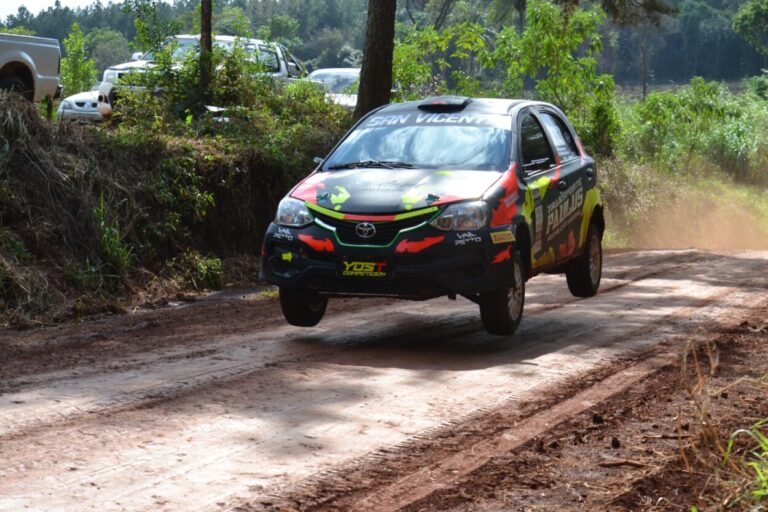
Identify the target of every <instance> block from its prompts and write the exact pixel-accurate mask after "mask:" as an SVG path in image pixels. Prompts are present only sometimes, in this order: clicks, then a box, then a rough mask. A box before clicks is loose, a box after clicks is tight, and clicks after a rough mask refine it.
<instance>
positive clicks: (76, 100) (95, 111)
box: [56, 83, 104, 121]
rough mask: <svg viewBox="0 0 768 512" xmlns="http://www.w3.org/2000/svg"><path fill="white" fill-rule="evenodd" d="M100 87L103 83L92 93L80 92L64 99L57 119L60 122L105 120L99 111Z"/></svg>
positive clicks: (94, 88)
mask: <svg viewBox="0 0 768 512" xmlns="http://www.w3.org/2000/svg"><path fill="white" fill-rule="evenodd" d="M100 86H101V83H97V84H95V85H94V86H93V87H92V88H91V90H90V91H84V92H79V93H77V94H73V95H72V96H69V97H67V98H65V99H63V100H62V101H61V103H60V104H59V109H58V110H57V111H56V119H58V120H60V121H64V120H73V119H85V120H90V121H101V120H102V119H104V116H103V115H102V113H101V112H100V111H99V87H100Z"/></svg>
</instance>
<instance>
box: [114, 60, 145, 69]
mask: <svg viewBox="0 0 768 512" xmlns="http://www.w3.org/2000/svg"><path fill="white" fill-rule="evenodd" d="M150 64H152V61H151V60H133V61H131V62H123V63H122V64H115V65H114V66H110V67H109V69H111V70H112V71H126V70H131V69H142V70H143V69H147V67H148V66H149V65H150Z"/></svg>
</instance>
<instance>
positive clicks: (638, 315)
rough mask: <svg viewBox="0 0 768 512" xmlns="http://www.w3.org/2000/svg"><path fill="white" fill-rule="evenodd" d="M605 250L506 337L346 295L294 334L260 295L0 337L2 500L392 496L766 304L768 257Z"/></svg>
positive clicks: (483, 459)
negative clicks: (591, 281) (581, 282)
mask: <svg viewBox="0 0 768 512" xmlns="http://www.w3.org/2000/svg"><path fill="white" fill-rule="evenodd" d="M605 265H606V268H605V272H604V280H603V284H602V288H601V293H600V294H599V295H598V296H597V297H594V298H592V299H588V300H576V299H574V298H572V297H571V296H570V294H569V293H568V290H567V287H566V285H565V281H564V278H563V277H561V276H542V277H537V278H535V279H533V280H531V281H530V282H529V287H528V290H527V297H526V301H527V303H526V312H525V318H524V319H523V322H522V324H521V327H520V329H519V331H518V333H517V334H516V335H515V336H514V337H513V338H511V339H508V340H502V339H499V338H497V337H493V336H490V335H487V334H485V333H484V331H483V330H482V326H481V324H480V321H479V314H478V312H477V310H476V306H475V305H473V304H472V303H470V302H468V301H466V300H463V299H459V300H458V301H449V300H447V299H445V300H435V301H428V302H423V303H412V302H390V301H383V300H376V301H370V302H364V301H363V302H360V301H335V302H333V305H332V308H331V310H330V311H329V313H328V314H327V316H326V318H325V319H324V321H323V322H321V324H320V325H319V326H318V327H316V328H312V329H298V328H293V327H288V326H285V325H283V323H282V319H281V317H280V315H279V310H278V307H277V305H276V301H275V300H274V298H264V297H260V296H258V295H257V294H242V295H233V294H219V295H213V296H210V297H207V298H205V299H203V300H199V301H197V302H195V303H192V304H184V305H180V306H177V307H173V308H167V309H163V310H158V311H145V312H139V313H136V314H132V315H128V316H121V317H106V318H102V319H99V320H96V321H87V322H83V323H81V324H70V325H63V326H56V327H47V328H41V329H36V330H33V331H26V332H16V331H8V332H4V333H2V334H0V353H2V354H3V356H2V360H0V461H2V464H0V510H2V511H20V510H46V511H48V510H55V511H83V510H99V511H107V510H168V511H184V510H190V511H192V510H194V511H204V510H231V509H240V510H261V509H265V508H278V509H279V508H289V507H295V508H312V507H316V508H320V509H322V508H332V507H337V508H340V509H350V510H396V509H398V508H402V507H407V506H409V505H411V504H412V503H414V502H415V501H417V500H419V499H424V498H425V497H428V496H429V495H430V494H432V493H434V492H436V491H439V490H440V489H445V488H448V487H450V486H451V485H452V484H453V482H455V481H457V480H458V479H460V478H461V477H463V476H465V475H467V474H469V473H470V472H471V471H473V470H475V469H477V468H478V467H480V466H482V465H483V464H485V463H487V462H488V461H489V460H491V459H493V458H494V457H496V456H497V455H499V454H501V453H505V452H508V451H509V450H512V449H514V448H515V447H518V446H521V445H522V444H524V443H526V442H529V441H530V440H531V439H534V438H535V437H537V436H541V435H542V434H543V433H546V432H547V431H548V430H550V429H552V428H554V427H556V426H557V425H558V424H560V423H562V422H563V421H566V420H568V419H569V418H572V417H573V416H574V415H577V414H581V413H583V412H584V411H588V410H590V409H591V408H593V407H596V406H598V405H599V404H601V403H605V402H610V400H611V398H612V397H614V396H616V395H617V394H618V393H621V392H623V391H625V390H626V389H628V388H629V387H631V386H633V385H634V384H635V383H637V382H639V381H641V380H642V379H646V378H649V377H652V376H653V375H654V372H658V371H659V370H660V369H662V368H664V367H665V366H667V365H669V364H670V363H671V362H672V361H675V360H677V359H678V358H679V355H680V352H681V350H682V347H683V346H684V345H685V343H686V341H688V340H690V339H694V338H697V337H698V338H706V337H707V336H711V333H712V332H713V331H715V330H716V329H719V328H722V327H727V326H731V325H738V324H739V323H740V322H741V321H742V320H743V319H744V318H745V317H746V315H748V314H749V313H750V312H754V311H755V310H757V309H758V308H764V307H765V305H766V304H767V303H768V253H766V252H754V251H753V252H738V253H706V252H699V251H693V250H683V251H651V252H625V253H615V254H610V255H607V257H606V261H605ZM500 411H503V412H504V414H505V415H504V421H496V422H495V423H494V422H490V423H489V421H487V420H488V419H489V418H494V417H496V418H501V416H499V414H500ZM469 448H471V450H469ZM371 469H376V471H378V473H371ZM371 475H375V476H374V477H372V476H371Z"/></svg>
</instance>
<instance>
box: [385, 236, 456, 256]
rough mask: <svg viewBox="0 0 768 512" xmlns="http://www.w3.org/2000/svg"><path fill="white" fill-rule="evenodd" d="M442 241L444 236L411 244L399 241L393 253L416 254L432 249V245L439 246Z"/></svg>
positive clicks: (406, 241) (431, 237)
mask: <svg viewBox="0 0 768 512" xmlns="http://www.w3.org/2000/svg"><path fill="white" fill-rule="evenodd" d="M443 240H445V237H444V236H430V237H427V238H425V239H424V240H419V241H415V242H411V241H409V240H400V243H398V244H397V247H395V252H397V253H411V254H416V253H418V252H421V251H423V250H425V249H428V248H430V247H432V246H433V245H437V244H439V243H440V242H442V241H443Z"/></svg>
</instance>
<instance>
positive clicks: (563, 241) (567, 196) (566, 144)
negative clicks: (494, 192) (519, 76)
mask: <svg viewBox="0 0 768 512" xmlns="http://www.w3.org/2000/svg"><path fill="white" fill-rule="evenodd" d="M536 114H537V117H538V119H539V120H540V121H541V124H542V125H543V126H544V130H545V131H546V133H547V135H548V136H549V140H550V142H551V143H552V147H553V149H554V151H555V159H556V163H557V165H556V168H555V170H554V175H553V176H552V179H553V183H552V185H553V186H552V189H553V190H554V194H553V195H552V197H551V201H549V202H548V204H547V213H546V215H547V234H546V237H545V239H546V240H547V242H548V243H549V244H550V247H552V248H553V249H554V252H555V258H556V261H562V260H566V259H568V258H570V257H572V256H573V255H574V254H577V253H578V250H579V247H578V243H579V230H580V227H581V217H582V215H583V212H582V206H583V204H584V196H585V194H586V190H587V188H589V187H590V186H592V185H593V184H591V183H587V180H588V179H589V178H590V176H589V175H588V171H589V168H590V163H589V162H588V161H587V160H586V159H583V158H582V157H581V153H580V152H579V150H578V147H577V145H576V137H575V135H574V133H573V131H572V129H571V127H570V126H569V125H568V124H567V123H566V121H565V120H564V119H563V117H562V116H561V115H560V113H558V112H557V111H555V110H554V109H551V108H547V107H542V108H539V109H538V111H537V113H536Z"/></svg>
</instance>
